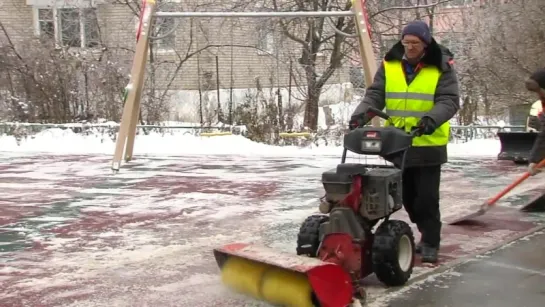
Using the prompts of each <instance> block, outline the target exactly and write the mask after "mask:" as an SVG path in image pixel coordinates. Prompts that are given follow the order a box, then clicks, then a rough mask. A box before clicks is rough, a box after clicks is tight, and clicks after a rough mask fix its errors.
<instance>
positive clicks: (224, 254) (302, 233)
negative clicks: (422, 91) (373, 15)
mask: <svg viewBox="0 0 545 307" xmlns="http://www.w3.org/2000/svg"><path fill="white" fill-rule="evenodd" d="M370 111H371V112H373V113H374V114H376V115H377V116H379V117H382V118H384V119H386V120H388V124H391V121H390V118H389V116H388V115H387V114H386V113H384V112H382V111H380V110H377V109H374V108H373V109H371V110H370ZM415 135H416V133H415V131H413V132H408V131H404V130H401V129H398V128H395V127H393V125H387V126H386V127H378V128H377V127H359V128H356V129H354V130H352V131H350V132H349V133H347V134H346V135H345V136H344V151H343V156H342V161H341V164H339V165H337V167H336V168H335V169H333V170H330V171H327V172H324V173H323V174H322V183H323V186H324V189H325V196H324V197H322V198H321V202H320V207H319V208H320V212H321V213H322V214H316V215H312V216H309V217H308V218H306V220H305V221H304V222H303V224H302V225H301V227H300V229H299V234H298V237H297V248H296V251H297V255H293V254H289V253H281V252H278V251H275V250H273V249H270V248H265V247H258V246H252V245H249V244H245V243H234V244H230V245H227V246H223V247H221V248H218V249H215V250H214V255H215V258H216V261H217V263H218V265H219V267H220V268H221V275H222V281H223V282H224V283H225V284H226V285H227V286H229V287H231V288H232V289H234V290H235V291H238V292H243V293H246V294H249V295H251V296H253V297H255V298H258V299H261V300H264V301H267V302H269V303H272V304H278V305H283V306H297V307H306V306H309V307H310V306H322V307H345V306H351V305H352V304H357V303H360V302H361V300H365V290H364V288H363V284H362V280H363V278H365V277H366V276H368V275H370V274H372V273H375V274H376V276H377V278H378V279H379V280H380V281H381V282H383V283H384V284H385V285H387V286H401V285H404V284H405V283H406V282H407V281H408V280H409V278H410V276H411V274H412V271H413V266H414V251H415V244H414V236H413V233H412V230H411V228H410V227H409V225H408V224H407V223H405V222H404V221H399V220H391V219H390V215H391V214H392V213H394V212H396V211H398V210H399V209H401V208H402V201H401V195H402V194H401V193H402V190H401V189H402V186H401V173H402V170H403V165H404V161H405V153H406V152H407V149H408V148H409V147H410V146H411V145H412V139H413V138H414V137H415ZM347 151H350V152H353V153H356V154H360V155H373V156H380V157H382V158H384V159H385V160H386V161H389V162H392V163H393V165H386V163H384V164H382V165H376V164H368V163H365V164H356V163H345V162H346V154H347ZM381 221H382V222H381ZM379 222H381V223H380V224H379ZM377 225H378V226H377ZM375 226H377V228H376V230H375V231H374V232H373V228H374V227H375ZM354 297H356V298H357V299H359V302H356V301H354V300H353V298H354Z"/></svg>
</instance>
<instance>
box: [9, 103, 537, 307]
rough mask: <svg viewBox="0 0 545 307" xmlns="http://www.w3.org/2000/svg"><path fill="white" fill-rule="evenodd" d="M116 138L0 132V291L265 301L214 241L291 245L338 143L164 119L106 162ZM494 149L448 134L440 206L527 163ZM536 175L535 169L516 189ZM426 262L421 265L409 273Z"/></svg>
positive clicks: (56, 302)
mask: <svg viewBox="0 0 545 307" xmlns="http://www.w3.org/2000/svg"><path fill="white" fill-rule="evenodd" d="M338 112H341V113H342V112H343V111H340V109H339V110H338ZM114 147H115V142H113V141H112V138H111V136H110V135H108V133H90V134H82V133H74V132H73V131H72V130H70V129H59V128H52V129H46V130H43V131H41V132H38V133H37V134H34V135H29V136H28V137H26V138H22V139H20V140H17V139H16V138H15V137H13V136H6V135H4V136H0V251H2V250H4V251H7V252H6V253H3V254H2V253H0V301H4V302H7V303H6V304H9V305H10V306H19V305H21V306H24V305H25V304H26V305H29V306H37V305H40V306H60V305H62V306H74V307H86V306H151V305H154V306H191V307H199V306H265V305H263V304H258V303H255V302H253V301H251V300H248V299H246V298H242V297H240V296H237V295H235V294H233V293H231V292H230V291H228V290H226V289H225V288H223V287H222V286H221V283H220V282H219V277H218V272H217V266H216V265H215V261H214V259H213V256H212V253H211V250H212V249H213V248H214V247H216V246H220V245H222V244H225V243H229V242H233V241H245V242H257V243H260V244H265V245H268V246H271V247H273V248H277V249H279V250H284V251H287V252H293V249H294V244H295V238H296V235H297V230H298V227H299V225H300V223H301V221H302V220H303V219H304V218H305V217H306V216H308V215H310V214H313V213H315V212H316V211H317V198H318V197H320V196H321V195H322V194H323V188H322V187H321V183H320V175H321V173H322V172H323V171H325V170H327V169H331V168H334V167H335V165H336V164H337V163H338V161H339V159H340V154H341V148H340V147H338V146H323V145H322V146H316V145H312V146H309V147H304V148H300V147H296V146H272V145H266V144H261V143H256V142H252V141H251V140H249V139H247V138H245V137H243V136H240V135H228V136H217V137H200V136H195V135H194V134H191V133H189V132H188V130H186V131H184V130H169V131H168V132H165V133H164V134H163V133H157V132H151V133H150V134H149V135H144V134H139V135H138V136H137V138H136V143H135V151H134V153H135V160H134V161H133V162H131V163H128V164H125V165H124V166H123V167H122V169H121V172H120V173H118V174H116V175H112V174H111V170H110V168H109V167H110V161H111V156H112V154H113V151H114ZM499 149H500V144H499V141H497V140H494V139H487V140H474V141H469V142H467V143H452V144H449V146H448V150H449V156H450V157H451V163H449V164H448V165H447V166H446V167H445V171H444V176H443V179H442V213H443V217H444V218H448V217H452V216H459V215H460V214H463V213H466V212H467V211H468V210H469V211H471V210H472V208H474V207H473V206H474V205H478V204H480V203H481V202H482V201H483V200H485V199H486V198H487V197H489V196H490V195H491V194H492V193H494V192H496V191H498V190H499V189H501V187H502V186H503V185H505V184H506V183H508V182H509V181H510V180H513V179H514V178H515V177H516V176H518V175H519V173H520V171H521V169H520V168H518V167H517V166H515V165H513V164H511V163H503V164H502V163H498V162H497V161H496V156H497V154H498V152H499ZM349 158H350V159H356V160H360V159H365V158H364V157H357V156H355V155H351V156H349ZM538 186H539V182H538V180H530V181H529V184H528V185H526V186H525V187H524V189H522V191H527V190H530V189H533V188H536V187H538ZM520 192H521V189H518V190H517V193H520ZM509 196H511V197H514V196H513V194H510V195H509ZM501 205H502V206H510V203H509V202H502V204H501ZM396 214H397V216H398V217H400V218H403V219H406V216H405V214H404V213H403V212H399V213H396ZM510 214H511V213H510ZM445 231H446V232H448V230H445ZM516 232H517V230H512V229H500V230H494V231H491V232H490V233H485V234H479V236H477V235H475V234H468V233H463V232H462V233H460V232H456V233H454V234H450V235H449V236H447V237H446V238H445V246H456V248H458V251H457V252H455V253H454V254H453V255H454V256H452V257H456V255H458V254H456V253H462V254H463V253H470V252H473V251H475V250H478V249H479V248H483V247H486V246H488V245H490V244H492V243H491V242H497V241H498V240H501V239H503V238H504V237H508V236H510V235H512V234H514V233H516ZM449 257H450V256H449ZM429 270H430V268H427V267H419V268H417V269H415V276H416V275H419V274H424V273H425V272H428V271H429ZM368 290H369V296H370V299H371V300H374V299H377V298H379V297H380V298H384V297H386V296H387V295H386V294H385V293H386V292H385V289H384V288H383V287H382V286H380V285H378V286H377V285H375V284H372V285H370V286H369V287H368ZM0 305H1V304H0ZM371 306H375V305H371ZM376 306H382V305H379V304H378V303H377V305H376Z"/></svg>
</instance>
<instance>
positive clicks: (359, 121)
mask: <svg viewBox="0 0 545 307" xmlns="http://www.w3.org/2000/svg"><path fill="white" fill-rule="evenodd" d="M373 117H375V114H374V113H373V112H370V111H367V112H364V113H360V114H354V115H352V117H350V122H349V123H348V127H349V128H350V130H354V129H356V128H358V127H363V126H365V125H367V123H369V122H370V121H371V119H373Z"/></svg>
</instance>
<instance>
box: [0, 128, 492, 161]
mask: <svg viewBox="0 0 545 307" xmlns="http://www.w3.org/2000/svg"><path fill="white" fill-rule="evenodd" d="M114 148H115V142H114V141H113V140H112V138H111V136H110V135H108V134H107V133H92V134H89V135H83V134H79V133H74V132H73V131H72V130H70V129H59V128H52V129H46V130H44V131H41V132H38V133H37V134H34V135H30V136H28V137H26V138H23V139H21V141H20V142H18V141H17V139H16V138H15V137H13V136H7V135H3V136H0V151H1V152H11V153H47V154H106V155H112V154H113V152H114ZM448 151H449V155H450V156H453V157H463V156H480V157H492V156H497V154H498V153H499V151H500V143H499V141H498V140H495V139H482V140H473V141H469V142H466V143H451V144H449V145H448ZM341 152H342V148H341V147H337V146H316V145H313V146H309V147H304V148H300V147H297V146H273V145H267V144H263V143H257V142H252V141H251V140H249V139H247V138H245V137H243V136H240V135H226V136H214V137H200V136H195V135H193V134H190V133H189V132H188V131H176V130H172V131H170V132H166V133H164V134H163V133H157V132H152V133H150V134H149V135H144V134H139V135H138V136H137V137H136V140H135V147H134V154H135V156H138V155H159V156H169V155H171V156H178V155H188V154H192V155H244V156H309V155H310V156H321V155H340V153H341Z"/></svg>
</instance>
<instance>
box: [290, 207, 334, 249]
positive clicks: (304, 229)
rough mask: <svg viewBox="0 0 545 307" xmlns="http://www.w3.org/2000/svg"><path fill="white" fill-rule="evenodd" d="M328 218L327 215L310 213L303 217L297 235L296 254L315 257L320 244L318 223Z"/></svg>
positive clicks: (320, 223)
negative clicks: (303, 219)
mask: <svg viewBox="0 0 545 307" xmlns="http://www.w3.org/2000/svg"><path fill="white" fill-rule="evenodd" d="M328 220H329V217H328V216H327V215H311V216H309V217H307V218H306V219H305V221H304V222H303V224H302V225H301V227H300V228H299V234H298V235H297V248H296V251H297V255H303V256H308V257H316V255H317V253H318V247H319V246H320V237H319V236H320V225H322V224H323V223H324V222H327V221H328Z"/></svg>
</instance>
